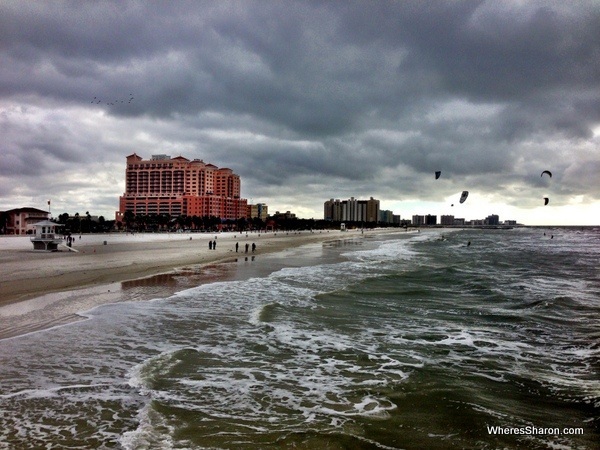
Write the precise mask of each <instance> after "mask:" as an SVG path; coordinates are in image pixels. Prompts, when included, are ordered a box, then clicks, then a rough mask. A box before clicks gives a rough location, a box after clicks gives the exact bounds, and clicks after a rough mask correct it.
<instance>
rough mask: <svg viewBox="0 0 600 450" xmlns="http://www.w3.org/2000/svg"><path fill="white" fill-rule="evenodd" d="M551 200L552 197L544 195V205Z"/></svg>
mask: <svg viewBox="0 0 600 450" xmlns="http://www.w3.org/2000/svg"><path fill="white" fill-rule="evenodd" d="M549 201H550V199H549V198H548V197H544V206H546V205H547V204H548V202H549Z"/></svg>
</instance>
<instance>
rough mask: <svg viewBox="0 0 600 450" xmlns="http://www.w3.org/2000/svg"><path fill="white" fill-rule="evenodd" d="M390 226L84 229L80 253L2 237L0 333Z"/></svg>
mask: <svg viewBox="0 0 600 450" xmlns="http://www.w3.org/2000/svg"><path fill="white" fill-rule="evenodd" d="M391 231H392V230H375V231H369V232H365V233H364V234H363V233H361V232H360V231H349V232H345V233H342V232H339V231H330V232H327V231H323V232H314V233H313V232H309V231H304V232H278V233H261V234H258V233H249V234H248V235H246V234H245V233H243V234H240V233H219V234H216V235H215V234H208V233H190V234H182V233H176V234H137V235H83V236H82V237H81V239H79V238H78V237H77V238H76V240H75V243H74V245H73V248H74V249H76V250H77V252H70V251H68V250H67V249H66V248H64V247H62V251H59V252H51V253H46V252H34V251H33V250H32V248H33V246H32V244H31V243H30V242H29V239H28V238H25V237H3V238H0V245H2V244H4V245H3V246H2V249H1V250H0V264H1V265H2V271H1V272H0V339H3V338H7V337H11V336H16V335H21V334H24V333H28V332H32V331H37V330H39V329H46V328H49V327H52V326H57V325H62V324H64V323H68V322H71V321H73V320H78V319H81V315H79V313H80V312H82V311H87V310H89V309H91V308H93V307H95V306H99V305H102V304H106V303H113V302H116V301H123V300H129V299H134V300H135V297H136V296H137V295H139V296H140V297H143V298H144V299H147V298H156V297H160V296H165V295H169V294H172V293H174V292H177V291H180V290H183V289H186V288H188V287H192V286H194V285H198V284H200V283H204V282H211V281H217V280H226V279H232V278H235V276H236V274H235V271H234V270H233V271H232V270H230V269H228V265H227V264H223V263H227V262H235V261H236V260H241V261H244V260H245V258H246V257H247V258H248V260H252V259H253V258H252V257H255V258H257V264H256V267H257V268H259V267H260V255H265V254H268V253H272V252H280V251H283V250H285V249H290V248H295V247H299V246H301V245H305V244H310V243H318V242H325V241H329V240H332V241H333V240H339V239H360V238H363V237H365V236H373V235H375V234H379V233H389V232H391ZM105 241H106V244H104V242H105ZM209 241H216V242H217V245H216V249H213V250H210V249H209V244H208V243H209ZM236 243H238V244H239V249H238V253H236V252H235V245H236ZM252 243H255V244H256V246H257V248H256V251H255V253H252V250H251V246H252ZM246 244H248V246H249V249H248V253H245V247H246ZM264 269H265V270H266V269H267V268H266V267H265V268H264ZM136 290H137V291H139V294H137V293H136V292H137V291H136Z"/></svg>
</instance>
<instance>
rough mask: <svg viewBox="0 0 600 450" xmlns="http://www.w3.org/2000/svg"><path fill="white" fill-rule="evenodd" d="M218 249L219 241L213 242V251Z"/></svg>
mask: <svg viewBox="0 0 600 450" xmlns="http://www.w3.org/2000/svg"><path fill="white" fill-rule="evenodd" d="M216 249H217V241H213V250H216Z"/></svg>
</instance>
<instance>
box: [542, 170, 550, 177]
mask: <svg viewBox="0 0 600 450" xmlns="http://www.w3.org/2000/svg"><path fill="white" fill-rule="evenodd" d="M545 173H547V174H548V176H549V177H550V178H552V172H550V171H549V170H544V171H543V172H542V174H541V175H540V177H543V176H544V174H545Z"/></svg>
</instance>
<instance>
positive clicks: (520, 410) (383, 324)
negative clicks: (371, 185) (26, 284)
mask: <svg viewBox="0 0 600 450" xmlns="http://www.w3.org/2000/svg"><path fill="white" fill-rule="evenodd" d="M469 242H470V245H467V244H468V243H469ZM599 261H600V229H598V228H585V229H531V228H529V229H513V230H457V231H449V230H437V231H427V232H422V233H399V234H397V235H387V236H380V237H373V236H368V234H366V235H365V236H364V237H361V238H356V239H347V240H343V239H342V240H339V241H336V242H329V243H325V244H318V245H315V244H312V245H309V246H306V247H304V248H300V249H291V250H289V251H287V252H285V253H283V254H279V255H264V256H262V255H258V256H257V257H256V260H254V261H240V262H237V263H232V265H231V267H230V269H231V270H233V271H238V272H239V273H238V275H237V276H236V277H234V278H235V279H227V277H225V278H224V279H227V281H218V279H219V278H217V279H216V280H213V281H211V282H207V283H203V284H201V285H199V286H193V287H191V288H188V289H185V290H183V291H181V292H177V293H176V294H175V295H169V296H166V298H160V297H158V298H147V299H145V300H144V301H140V298H139V297H140V295H141V296H143V293H144V292H146V293H147V295H148V296H150V295H151V294H152V292H153V291H152V290H151V289H148V290H146V291H144V290H143V289H142V290H139V289H138V290H136V295H135V297H136V299H135V301H125V302H120V303H115V304H111V305H105V306H101V307H98V308H95V309H93V310H91V311H87V312H85V313H83V315H84V316H85V317H86V318H87V320H84V321H80V322H76V323H72V324H69V325H65V326H60V327H56V328H53V329H49V330H46V331H42V332H36V333H31V334H29V335H25V336H20V337H16V338H10V339H5V340H2V341H0V383H1V391H0V449H62V448H65V449H66V448H68V449H91V448H93V449H109V448H116V449H275V448H293V449H423V448H428V449H497V448H502V449H518V448H527V449H530V448H531V449H598V448H600V271H599V267H600V266H599ZM140 292H141V293H142V294H140ZM124 295H127V293H126V290H124Z"/></svg>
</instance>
